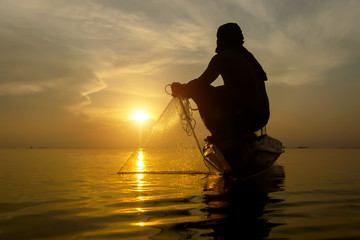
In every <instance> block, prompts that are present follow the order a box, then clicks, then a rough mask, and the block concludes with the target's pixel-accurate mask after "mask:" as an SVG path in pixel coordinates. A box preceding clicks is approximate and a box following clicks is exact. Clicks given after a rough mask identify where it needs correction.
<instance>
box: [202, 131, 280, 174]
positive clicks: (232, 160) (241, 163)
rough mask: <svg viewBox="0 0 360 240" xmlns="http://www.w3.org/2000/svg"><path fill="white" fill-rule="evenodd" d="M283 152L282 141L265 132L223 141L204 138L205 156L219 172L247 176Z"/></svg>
mask: <svg viewBox="0 0 360 240" xmlns="http://www.w3.org/2000/svg"><path fill="white" fill-rule="evenodd" d="M283 152H284V150H283V146H282V143H281V142H280V141H279V140H277V139H275V138H272V137H270V136H268V135H267V134H265V135H262V136H260V137H256V138H254V139H246V138H241V139H237V140H230V141H229V140H228V141H223V142H216V143H213V142H211V140H210V139H206V140H205V146H204V149H203V153H204V156H205V158H206V159H207V160H208V161H209V162H210V163H211V165H212V166H214V167H215V169H217V171H219V172H220V173H221V174H224V175H227V176H232V177H236V178H247V177H251V176H254V175H256V174H258V173H260V172H262V171H264V170H266V169H268V168H269V167H270V166H271V165H273V164H274V162H275V161H276V160H277V159H278V157H279V156H280V155H281V154H282V153H283Z"/></svg>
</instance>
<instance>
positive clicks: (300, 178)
mask: <svg viewBox="0 0 360 240" xmlns="http://www.w3.org/2000/svg"><path fill="white" fill-rule="evenodd" d="M130 155H131V150H78V149H77V150H66V149H62V150H56V149H22V150H21V149H10V150H9V149H2V150H0V239H360V150H359V149H286V152H285V153H284V154H283V155H281V156H280V158H279V160H278V161H277V164H276V165H275V166H273V167H272V168H271V169H269V170H268V171H267V172H265V173H264V174H261V175H259V176H257V177H256V178H254V179H252V180H249V181H247V182H241V183H230V182H228V181H225V180H224V179H223V178H221V177H219V176H215V175H210V176H206V175H201V174H199V175H186V174H183V175H181V174H172V175H171V174H169V175H166V174H164V175H155V174H153V175H151V174H125V175H119V174H117V171H118V170H119V168H120V167H121V166H122V164H123V163H124V162H125V161H126V159H127V158H128V157H129V156H130Z"/></svg>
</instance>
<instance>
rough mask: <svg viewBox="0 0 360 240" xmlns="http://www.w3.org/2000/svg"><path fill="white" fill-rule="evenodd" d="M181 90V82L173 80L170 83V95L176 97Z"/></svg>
mask: <svg viewBox="0 0 360 240" xmlns="http://www.w3.org/2000/svg"><path fill="white" fill-rule="evenodd" d="M182 90H183V84H181V83H178V82H174V83H172V84H171V92H172V94H171V95H172V96H173V97H177V96H179V95H180V94H181V92H182Z"/></svg>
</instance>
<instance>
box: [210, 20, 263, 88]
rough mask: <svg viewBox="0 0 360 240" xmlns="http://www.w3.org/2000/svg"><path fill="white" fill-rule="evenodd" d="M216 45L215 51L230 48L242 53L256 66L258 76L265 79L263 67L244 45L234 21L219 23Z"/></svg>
mask: <svg viewBox="0 0 360 240" xmlns="http://www.w3.org/2000/svg"><path fill="white" fill-rule="evenodd" d="M216 36H217V42H216V43H217V47H216V49H215V52H216V53H220V52H222V51H224V50H227V49H231V50H234V51H237V52H240V53H241V54H244V55H245V57H246V58H248V59H249V60H250V61H252V62H254V64H255V65H256V66H257V69H258V73H259V74H260V77H261V78H262V79H263V80H264V81H266V80H267V76H266V73H265V71H264V69H263V68H262V67H261V65H260V63H259V62H258V61H257V60H256V58H255V57H254V55H253V54H252V53H250V52H249V51H248V50H247V49H246V48H245V47H244V46H243V44H244V35H243V33H242V31H241V28H240V27H239V25H238V24H236V23H226V24H224V25H221V26H220V27H219V28H218V31H217V34H216Z"/></svg>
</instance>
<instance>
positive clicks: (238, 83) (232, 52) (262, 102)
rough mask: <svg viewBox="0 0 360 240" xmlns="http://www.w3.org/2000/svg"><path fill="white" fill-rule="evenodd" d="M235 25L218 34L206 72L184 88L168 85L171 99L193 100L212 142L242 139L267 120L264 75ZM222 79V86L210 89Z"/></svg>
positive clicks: (267, 107) (228, 25)
mask: <svg viewBox="0 0 360 240" xmlns="http://www.w3.org/2000/svg"><path fill="white" fill-rule="evenodd" d="M243 44H244V37H243V34H242V31H241V29H240V27H239V26H238V25H237V24H236V23H227V24H224V25H222V26H220V27H219V29H218V31H217V47H216V50H215V52H216V55H215V56H214V57H213V58H212V59H211V61H210V63H209V65H208V67H207V69H206V70H205V72H204V73H203V74H202V75H201V76H200V77H199V78H197V79H194V80H192V81H190V82H188V83H187V84H180V83H177V82H175V83H173V84H172V85H171V88H172V95H173V96H174V97H176V96H179V95H181V96H182V97H184V98H192V99H193V100H194V101H195V103H196V104H197V106H198V109H199V112H200V115H201V117H202V118H203V120H204V123H205V125H206V127H207V128H208V130H209V131H210V132H211V134H212V138H213V140H215V141H216V139H219V140H220V139H224V138H229V137H236V136H244V135H246V134H248V133H253V132H255V131H258V130H260V129H261V128H262V127H264V126H265V125H266V124H267V122H268V120H269V116H270V111H269V100H268V97H267V94H266V89H265V82H264V81H266V80H267V76H266V73H265V72H264V70H263V68H262V67H261V65H260V64H259V62H258V61H257V60H256V59H255V57H254V56H253V55H252V54H251V53H250V52H249V51H248V50H247V49H246V48H245V47H244V46H243ZM219 75H221V77H222V79H223V82H224V85H222V86H218V87H213V86H212V85H210V84H211V83H212V82H214V81H215V80H216V78H217V77H218V76H219Z"/></svg>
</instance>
